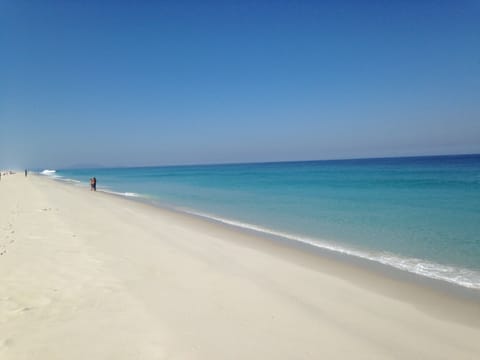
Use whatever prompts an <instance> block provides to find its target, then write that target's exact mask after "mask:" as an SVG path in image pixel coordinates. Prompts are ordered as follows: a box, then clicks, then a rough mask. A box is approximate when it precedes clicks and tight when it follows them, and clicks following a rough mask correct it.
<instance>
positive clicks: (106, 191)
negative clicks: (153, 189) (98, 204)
mask: <svg viewBox="0 0 480 360" xmlns="http://www.w3.org/2000/svg"><path fill="white" fill-rule="evenodd" d="M98 191H101V192H104V193H107V194H113V195H119V196H125V197H142V195H140V194H137V193H134V192H118V191H112V190H106V189H101V190H100V189H99V190H98Z"/></svg>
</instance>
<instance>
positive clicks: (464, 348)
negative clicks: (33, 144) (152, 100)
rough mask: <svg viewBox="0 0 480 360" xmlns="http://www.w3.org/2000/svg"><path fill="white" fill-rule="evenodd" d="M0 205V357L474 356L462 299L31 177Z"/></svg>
mask: <svg viewBox="0 0 480 360" xmlns="http://www.w3.org/2000/svg"><path fill="white" fill-rule="evenodd" d="M0 196H1V198H2V206H1V207H0V221H2V224H0V225H1V229H2V231H3V232H2V233H1V236H0V247H5V249H6V250H5V251H6V252H5V253H4V254H3V255H2V256H0V278H1V279H2V287H0V327H1V328H2V330H3V331H2V332H0V357H2V356H4V357H5V358H8V359H30V358H36V359H49V360H50V359H63V358H69V359H85V358H90V359H105V358H116V359H132V358H139V359H159V358H172V359H224V358H235V359H245V358H251V359H265V358H275V359H292V358H298V359H307V358H319V357H327V358H333V359H335V358H338V359H343V358H351V357H355V358H369V359H370V358H379V359H385V358H413V357H417V358H418V357H420V358H426V359H428V358H431V359H439V358H440V359H441V358H444V359H449V358H457V359H470V358H474V357H475V356H476V355H478V353H479V352H480V344H478V341H476V339H478V337H479V336H480V306H479V301H478V299H474V298H470V297H469V296H463V295H458V294H457V295H456V294H454V292H449V291H445V289H444V288H442V289H435V286H424V285H422V284H420V283H418V282H416V281H405V280H404V279H399V278H396V277H395V276H390V275H389V274H386V273H383V272H380V271H375V270H374V269H372V268H371V267H369V266H362V265H359V264H354V263H352V262H351V261H347V260H345V261H342V260H339V259H338V258H336V257H330V256H321V255H319V254H317V253H314V252H312V251H305V249H302V248H299V247H298V246H293V245H292V244H290V243H287V242H282V241H278V240H277V239H271V238H268V237H263V236H258V234H252V233H248V232H245V231H239V229H237V228H233V227H231V226H227V225H222V224H218V223H213V222H211V221H207V220H205V219H202V218H198V217H194V216H192V215H188V214H182V213H175V212H173V211H169V210H166V209H161V208H158V207H155V206H153V205H149V204H145V203H142V202H138V201H128V200H131V199H126V198H123V197H119V196H115V195H111V194H102V193H98V192H97V193H93V192H90V191H89V190H88V189H82V188H80V187H74V186H68V184H66V183H64V184H60V183H59V182H53V181H51V179H48V178H41V177H39V176H32V177H29V178H28V179H25V178H23V176H12V177H10V178H8V179H7V180H6V181H5V182H3V179H2V183H1V184H0ZM36 328H41V329H43V330H42V332H32V331H31V329H36Z"/></svg>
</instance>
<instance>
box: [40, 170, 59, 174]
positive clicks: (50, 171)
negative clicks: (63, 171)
mask: <svg viewBox="0 0 480 360" xmlns="http://www.w3.org/2000/svg"><path fill="white" fill-rule="evenodd" d="M56 172H57V170H48V169H45V170H43V171H41V172H40V174H42V175H53V174H55V173H56Z"/></svg>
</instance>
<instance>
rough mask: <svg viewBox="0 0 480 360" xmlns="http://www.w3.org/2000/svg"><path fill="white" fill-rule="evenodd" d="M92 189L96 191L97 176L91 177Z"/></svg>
mask: <svg viewBox="0 0 480 360" xmlns="http://www.w3.org/2000/svg"><path fill="white" fill-rule="evenodd" d="M93 191H97V178H96V177H95V176H94V177H93Z"/></svg>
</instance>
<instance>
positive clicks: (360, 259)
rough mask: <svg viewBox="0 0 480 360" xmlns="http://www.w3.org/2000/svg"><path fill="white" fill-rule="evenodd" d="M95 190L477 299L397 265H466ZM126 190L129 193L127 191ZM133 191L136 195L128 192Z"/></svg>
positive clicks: (470, 291)
mask: <svg viewBox="0 0 480 360" xmlns="http://www.w3.org/2000/svg"><path fill="white" fill-rule="evenodd" d="M35 176H39V177H43V178H46V179H49V180H54V181H56V182H59V183H61V184H63V185H67V186H72V185H73V186H78V187H83V185H85V188H86V187H87V186H88V184H83V183H81V182H80V181H78V180H73V179H66V178H62V177H51V176H50V175H45V174H41V173H38V174H35ZM98 192H100V193H104V194H106V195H110V196H114V197H118V198H121V199H125V200H127V201H129V200H130V201H135V202H140V203H144V204H147V205H150V206H152V207H154V208H159V209H162V210H165V211H172V212H175V213H178V214H184V215H187V216H193V217H195V218H199V219H203V220H204V221H207V222H212V223H214V224H218V225H221V226H227V227H230V228H233V229H236V230H238V231H242V232H246V233H247V234H252V235H255V236H258V237H263V238H269V239H273V240H275V241H281V242H286V243H287V244H289V245H291V246H293V247H299V248H300V249H304V250H305V251H313V252H314V253H317V254H319V255H320V256H327V257H332V258H333V259H337V260H339V261H346V262H349V261H350V262H352V263H353V264H357V265H359V266H362V267H366V268H371V269H373V271H381V272H384V273H386V274H390V276H393V277H395V278H398V279H403V280H405V281H414V282H417V283H420V284H423V285H425V286H430V287H434V288H437V289H439V290H441V291H444V292H447V293H448V292H452V293H455V294H459V295H462V296H466V297H470V298H473V299H480V284H477V283H474V284H472V285H471V286H469V285H466V284H462V283H460V282H455V281H454V280H453V279H452V278H451V276H452V275H450V277H448V276H444V277H441V276H439V275H436V274H429V275H426V274H422V273H420V272H417V271H414V270H413V269H411V268H406V267H402V266H400V264H401V263H402V261H408V260H419V261H422V263H419V264H417V265H420V264H421V265H425V264H428V265H433V266H436V267H444V268H454V269H455V270H457V271H458V270H465V271H473V272H478V271H476V270H470V269H467V268H462V267H458V266H456V265H446V264H440V263H435V262H431V261H430V260H423V259H410V258H407V257H402V256H401V255H396V254H391V256H393V257H395V258H396V262H393V263H392V262H385V261H383V260H382V258H381V257H379V256H380V255H370V254H369V253H368V252H367V251H365V250H358V249H355V248H348V247H345V246H338V245H336V244H335V243H334V242H331V241H329V240H325V239H323V240H321V239H314V238H309V237H307V236H302V235H295V234H290V233H284V232H282V231H276V230H273V229H269V228H263V227H261V226H258V225H252V224H248V223H246V224H243V223H242V222H239V221H236V220H234V219H229V218H222V217H221V216H217V215H212V214H207V213H201V212H199V211H197V210H194V209H184V208H181V207H176V206H174V205H171V204H164V203H162V202H161V201H160V200H155V199H152V198H150V197H148V196H147V195H144V194H138V193H132V192H116V191H113V190H107V189H102V188H99V189H98ZM127 194H128V195H127ZM131 194H135V195H131Z"/></svg>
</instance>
